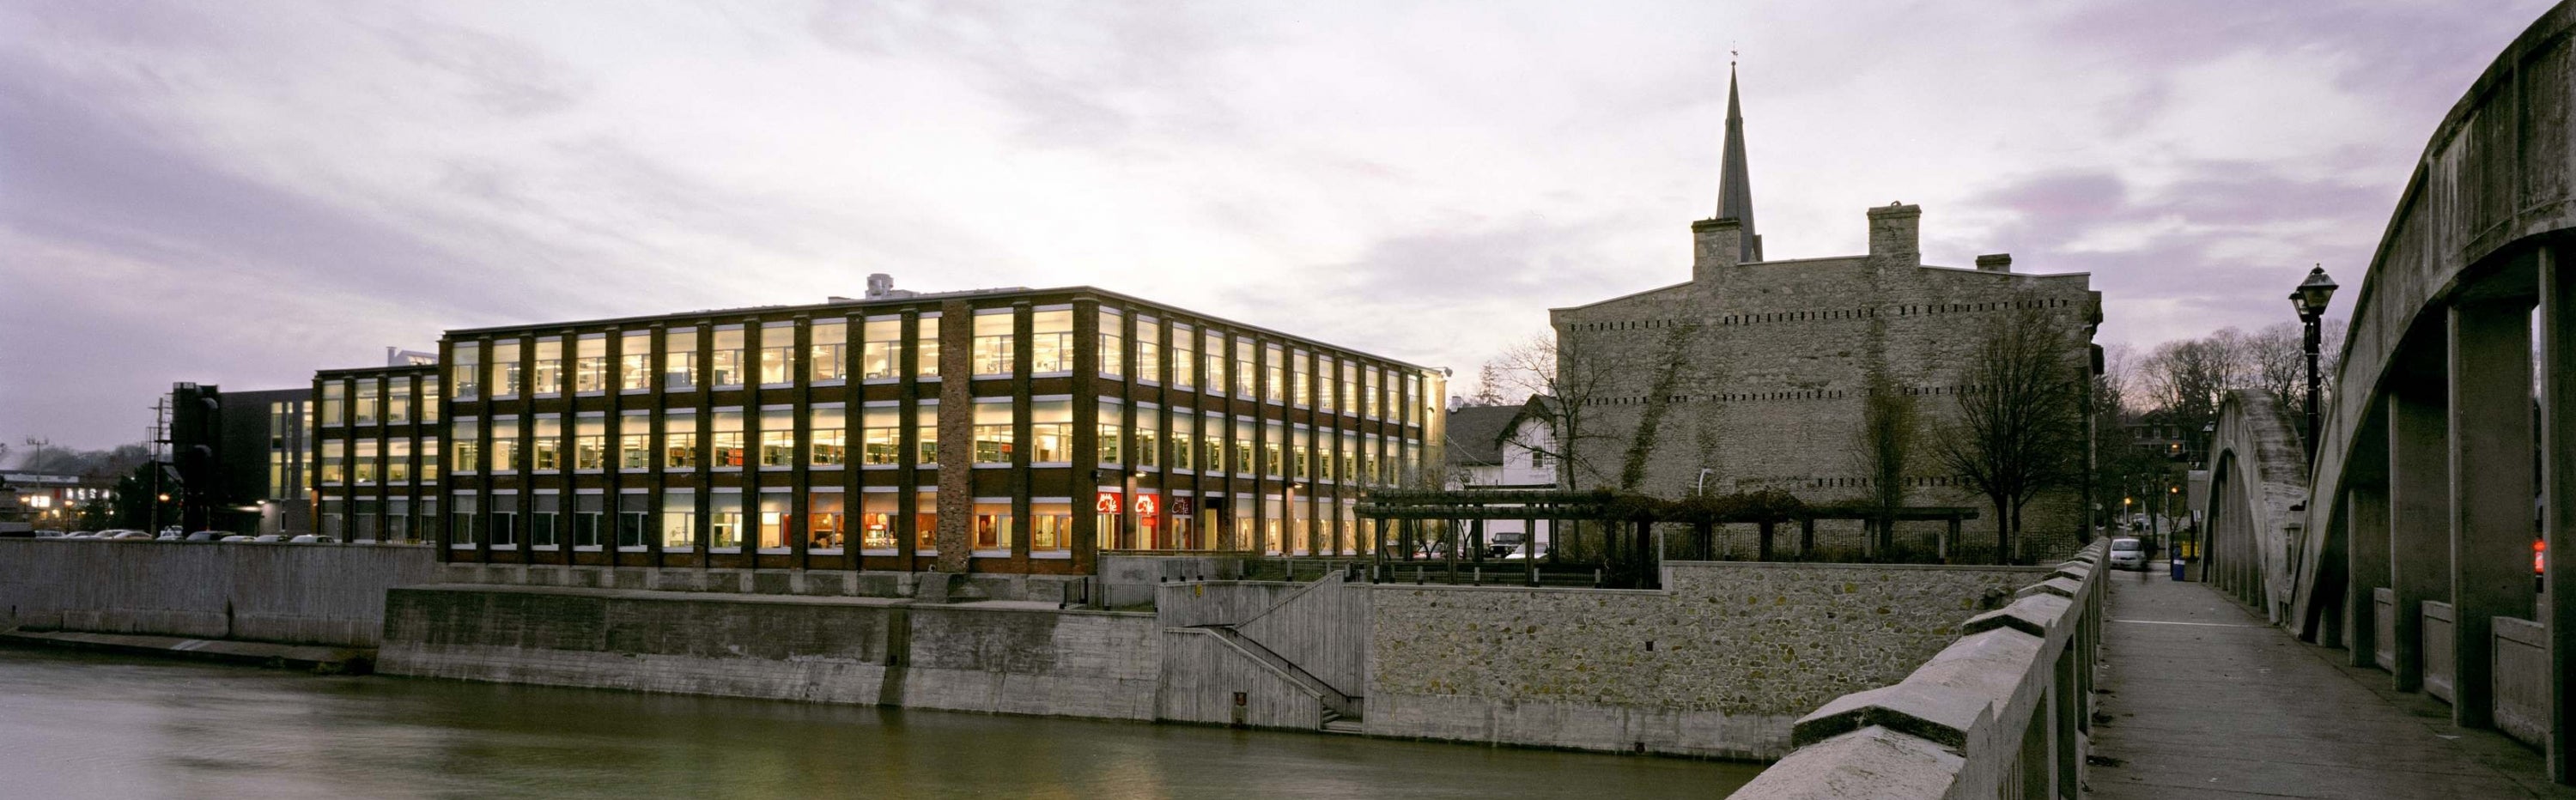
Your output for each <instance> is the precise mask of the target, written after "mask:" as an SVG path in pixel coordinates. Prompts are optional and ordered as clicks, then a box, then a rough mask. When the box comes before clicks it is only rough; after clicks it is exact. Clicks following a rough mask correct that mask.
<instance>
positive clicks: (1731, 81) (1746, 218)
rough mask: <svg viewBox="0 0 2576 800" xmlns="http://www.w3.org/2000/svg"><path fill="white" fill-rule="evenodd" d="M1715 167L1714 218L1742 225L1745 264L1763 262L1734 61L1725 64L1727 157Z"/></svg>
mask: <svg viewBox="0 0 2576 800" xmlns="http://www.w3.org/2000/svg"><path fill="white" fill-rule="evenodd" d="M1724 158H1725V162H1724V163H1723V164H1720V165H1719V167H1718V178H1717V218H1718V219H1726V218H1730V217H1732V218H1734V219H1735V220H1736V221H1737V222H1739V223H1742V224H1743V228H1744V234H1743V236H1744V238H1743V252H1742V255H1741V258H1742V260H1744V261H1760V260H1762V237H1761V236H1759V235H1757V234H1756V233H1755V232H1754V229H1753V181H1752V178H1751V177H1749V176H1748V175H1747V174H1746V169H1745V164H1744V107H1743V106H1742V105H1739V104H1738V103H1737V102H1736V99H1735V62H1734V61H1733V60H1729V61H1728V62H1727V63H1726V154H1725V156H1724Z"/></svg>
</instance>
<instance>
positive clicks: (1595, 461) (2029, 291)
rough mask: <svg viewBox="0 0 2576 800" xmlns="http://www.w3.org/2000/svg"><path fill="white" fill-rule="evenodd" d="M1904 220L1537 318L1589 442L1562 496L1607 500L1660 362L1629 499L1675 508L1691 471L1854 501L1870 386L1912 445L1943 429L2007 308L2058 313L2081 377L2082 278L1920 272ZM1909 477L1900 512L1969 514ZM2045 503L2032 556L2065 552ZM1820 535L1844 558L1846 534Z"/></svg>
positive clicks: (2057, 520) (2032, 521)
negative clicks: (1818, 253) (1677, 365)
mask: <svg viewBox="0 0 2576 800" xmlns="http://www.w3.org/2000/svg"><path fill="white" fill-rule="evenodd" d="M1917 214H1919V212H1916V211H1914V210H1913V207H1911V206H1900V207H1894V208H1880V209H1873V210H1872V213H1871V214H1870V217H1871V225H1872V228H1871V239H1872V242H1871V253H1870V254H1868V255H1863V256H1847V257H1837V258H1819V259H1802V260H1794V261H1768V262H1756V263H1750V264H1734V263H1720V264H1705V265H1699V266H1700V268H1699V269H1697V270H1696V273H1697V275H1696V278H1695V280H1693V282H1690V283H1683V284H1680V285H1675V286H1667V287H1664V288H1659V289H1654V290H1650V291H1646V292H1640V293H1637V294H1632V295H1628V296H1625V297H1619V298H1613V299H1609V300H1603V301H1601V302H1597V303H1593V304H1590V305H1584V306H1577V307H1572V308H1561V309H1555V310H1554V311H1552V312H1551V317H1552V319H1551V323H1552V325H1553V327H1554V328H1555V330H1556V335H1557V342H1558V348H1559V368H1560V372H1561V376H1560V384H1561V385H1562V386H1564V387H1571V389H1572V392H1570V393H1578V394H1581V395H1585V396H1588V398H1589V399H1590V400H1591V401H1592V402H1591V403H1589V404H1588V405H1586V406H1585V408H1584V412H1583V413H1584V417H1585V419H1584V421H1583V426H1584V430H1585V431H1586V432H1587V433H1588V434H1590V435H1587V436H1584V437H1583V438H1582V440H1581V441H1578V442H1575V443H1573V444H1574V447H1575V449H1576V451H1577V458H1576V459H1575V464H1576V465H1577V467H1576V470H1575V471H1576V473H1577V474H1575V475H1573V476H1571V477H1572V480H1573V484H1574V485H1575V486H1577V487H1592V486H1602V485H1616V484H1617V482H1618V477H1619V471H1620V465H1621V463H1622V462H1623V460H1624V457H1625V454H1626V452H1627V450H1628V448H1629V443H1630V438H1631V437H1630V433H1631V432H1633V431H1634V430H1635V429H1636V428H1637V425H1638V423H1639V420H1640V419H1641V417H1642V415H1643V414H1644V413H1645V411H1646V409H1647V407H1648V406H1649V405H1650V404H1649V402H1648V400H1649V395H1650V394H1653V392H1652V389H1653V387H1654V385H1655V382H1656V377H1657V372H1658V369H1657V368H1658V366H1659V365H1660V364H1662V363H1664V362H1666V361H1667V360H1669V359H1670V358H1671V357H1672V356H1675V355H1678V356H1679V358H1680V360H1681V362H1682V364H1683V365H1684V366H1683V367H1682V368H1681V370H1680V371H1679V372H1678V373H1677V380H1676V381H1675V382H1674V383H1673V384H1672V387H1671V391H1670V393H1669V394H1667V395H1665V396H1666V397H1669V398H1671V402H1670V405H1669V410H1668V411H1667V412H1666V413H1665V416H1664V418H1663V421H1662V424H1661V426H1660V430H1659V432H1658V435H1657V436H1656V438H1655V441H1654V444H1653V449H1652V450H1651V451H1650V454H1649V457H1648V460H1647V466H1648V468H1647V472H1646V476H1645V480H1644V482H1643V483H1642V484H1641V485H1640V486H1639V487H1638V488H1639V489H1640V490H1641V491H1644V492H1647V493H1649V494H1656V495H1662V496H1667V497H1670V496H1678V495H1680V494H1683V493H1686V492H1688V491H1691V490H1692V489H1693V488H1694V487H1695V486H1696V482H1697V480H1698V478H1699V471H1700V470H1701V469H1703V468H1705V469H1709V470H1712V472H1711V474H1710V476H1709V478H1708V480H1709V485H1710V488H1711V490H1712V491H1738V490H1755V489H1783V490H1787V491H1789V492H1791V493H1794V494H1796V495H1798V496H1799V497H1801V498H1803V499H1806V500H1809V501H1834V500H1846V499H1859V498H1863V497H1866V496H1867V495H1868V493H1869V491H1870V490H1869V488H1868V486H1869V482H1868V480H1867V479H1866V477H1865V476H1864V474H1863V467H1862V466H1861V464H1860V463H1859V462H1858V461H1857V460H1855V459H1854V458H1853V457H1852V451H1853V450H1854V445H1853V443H1854V436H1855V434H1856V431H1858V429H1859V426H1860V420H1861V416H1862V408H1863V404H1864V398H1865V397H1866V396H1867V394H1868V386H1869V377H1870V375H1871V374H1873V373H1874V372H1880V373H1884V374H1885V375H1887V376H1888V378H1889V379H1890V380H1891V381H1893V382H1894V383H1895V384H1896V385H1898V386H1901V387H1904V388H1905V391H1907V393H1908V394H1909V395H1910V396H1912V397H1913V398H1914V400H1915V403H1916V408H1917V409H1918V410H1919V411H1920V412H1922V420H1923V423H1922V424H1920V425H1918V427H1919V428H1920V429H1921V430H1923V431H1924V432H1926V433H1927V434H1928V433H1929V432H1930V431H1932V430H1933V429H1934V425H1933V424H1932V423H1933V422H1934V421H1935V420H1940V419H1946V418H1948V417H1950V416H1952V415H1953V414H1955V403H1956V398H1957V397H1958V395H1959V393H1960V391H1961V390H1962V389H1963V388H1964V387H1963V386H1962V385H1961V384H1962V380H1961V378H1960V376H1959V369H1960V367H1961V365H1963V364H1965V363H1966V360H1967V357H1968V354H1969V351H1970V349H1971V348H1972V347H1973V346H1974V345H1975V343H1976V341H1977V338H1978V336H1979V332H1980V331H1981V330H1982V327H1983V326H1984V325H1985V324H1986V323H1987V322H1988V321H1989V320H1992V319H1995V318H1996V317H1997V316H1999V315H2001V314H2007V313H2011V312H2012V310H2013V308H2012V304H2013V303H2015V302H2036V303H2041V304H2043V307H2044V308H2046V309H2048V310H2049V311H2050V313H2052V314H2056V315H2059V318H2060V319H2061V320H2063V321H2064V322H2065V324H2066V325H2067V327H2068V330H2069V331H2070V332H2073V333H2076V334H2078V335H2079V340H2072V341H2069V342H2068V355H2069V357H2070V358H2071V359H2076V360H2077V363H2084V359H2085V347H2086V342H2084V341H2081V340H2080V337H2081V334H2082V332H2083V331H2084V330H2085V326H2086V322H2085V319H2086V318H2087V317H2088V316H2090V315H2091V314H2093V313H2094V311H2095V307H2096V306H2097V305H2098V300H2097V299H2096V298H2095V297H2094V293H2093V292H2092V291H2091V288H2090V282H2089V281H2090V279H2089V278H2088V277H2087V276H2085V275H2082V274H2072V275H2035V274H2029V273H2017V272H2009V271H1988V270H1981V269H1954V268H1944V267H1931V266H1926V265H1924V264H1922V263H1921V256H1920V253H1919V248H1918V247H1916V246H1915V239H1916V238H1917V237H1918V233H1917V231H1916V228H1915V223H1916V221H1917V220H1918V219H1919V217H1918V216H1917ZM1596 437H1597V438H1596ZM1914 461H1915V464H1916V467H1917V469H1916V470H1915V471H1916V472H1918V473H1919V474H1918V475H1917V476H1916V477H1914V478H1913V479H1911V480H1909V482H1908V483H1909V488H1908V492H1909V496H1908V498H1907V500H1908V502H1909V503H1913V504H1917V505H1965V506H1981V505H1984V503H1985V500H1984V499H1983V498H1982V497H1979V496H1978V495H1976V494H1975V493H1974V492H1972V491H1970V490H1968V489H1967V488H1966V487H1964V486H1960V485H1958V483H1957V482H1956V481H1955V480H1953V479H1951V478H1949V477H1947V476H1946V475H1945V474H1944V473H1943V471H1942V470H1940V469H1938V468H1936V467H1935V466H1934V464H1933V456H1932V453H1931V451H1930V449H1929V448H1928V447H1918V448H1916V450H1915V455H1914ZM1586 465H1588V467H1589V469H1588V470H1587V469H1584V468H1583V467H1584V466H1586ZM2059 494H2062V495H2063V496H2062V497H2061V496H2048V497H2043V498H2042V499H2041V500H2040V501H2038V502H2035V503H2034V504H2033V505H2032V507H2031V508H2030V509H2029V510H2028V512H2026V516H2025V524H2026V526H2027V528H2028V529H2029V530H2030V531H2031V533H2032V534H2033V538H2034V541H2032V542H2030V544H2031V545H2033V546H2032V547H2031V548H2030V549H2029V550H2028V553H2029V555H2030V557H2032V558H2037V559H2041V560H2049V559H2053V558H2055V557H2057V556H2062V555H2064V554H2065V553H2067V552H2072V551H2073V549H2074V546H2075V540H2074V536H2073V533H2074V531H2075V528H2076V526H2077V525H2078V524H2079V523H2078V520H2079V519H2080V516H2079V515H2078V513H2077V506H2078V505H2080V503H2078V502H2076V495H2075V493H2074V492H2072V491H2067V492H2062V493H2059ZM1992 517H1993V513H1992V512H1991V511H1988V512H1987V513H1985V514H1984V515H1983V518H1981V519H1978V520H1973V521H1970V522H1969V523H1968V527H1967V530H1966V531H1965V536H1964V538H1965V539H1966V540H1967V541H1968V542H1970V543H1972V544H1975V543H1980V542H1982V543H1986V544H1985V546H1987V547H1991V546H1992V545H1991V542H1992V541H1993V536H1992V531H1993V529H1994V528H1993V520H1992ZM1981 534H1982V535H1981ZM1819 537H1820V539H1821V540H1822V541H1820V544H1822V545H1826V546H1846V545H1848V546H1857V542H1858V529H1857V528H1847V527H1843V526H1834V527H1830V528H1827V529H1825V530H1820V531H1819Z"/></svg>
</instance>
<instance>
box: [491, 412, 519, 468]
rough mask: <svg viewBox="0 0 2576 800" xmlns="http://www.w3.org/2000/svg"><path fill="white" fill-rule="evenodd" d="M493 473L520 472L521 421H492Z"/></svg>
mask: <svg viewBox="0 0 2576 800" xmlns="http://www.w3.org/2000/svg"><path fill="white" fill-rule="evenodd" d="M492 471H493V472H517V471H519V421H518V420H515V419H496V420H493V421H492Z"/></svg>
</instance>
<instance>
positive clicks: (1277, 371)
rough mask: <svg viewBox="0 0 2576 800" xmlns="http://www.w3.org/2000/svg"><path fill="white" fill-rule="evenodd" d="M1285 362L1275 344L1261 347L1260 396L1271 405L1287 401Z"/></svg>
mask: <svg viewBox="0 0 2576 800" xmlns="http://www.w3.org/2000/svg"><path fill="white" fill-rule="evenodd" d="M1287 366H1288V365H1287V363H1286V362H1285V361H1284V360H1283V359H1281V357H1280V355H1279V348H1278V346H1276V345H1272V346H1269V347H1264V348H1262V349H1261V396H1262V399H1264V400H1268V401H1269V402H1270V404H1272V405H1278V404H1280V403H1284V402H1287V399H1288V381H1287V380H1286V378H1287V377H1288V376H1287Z"/></svg>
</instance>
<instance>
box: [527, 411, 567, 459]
mask: <svg viewBox="0 0 2576 800" xmlns="http://www.w3.org/2000/svg"><path fill="white" fill-rule="evenodd" d="M536 421H537V424H536V436H535V441H534V442H533V443H532V444H533V445H534V446H532V447H530V448H529V449H530V450H531V451H532V454H533V455H534V456H535V457H536V466H535V470H536V471H538V472H557V471H561V470H562V469H563V418H562V417H558V416H555V415H553V414H540V415H538V416H537V420H536Z"/></svg>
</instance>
